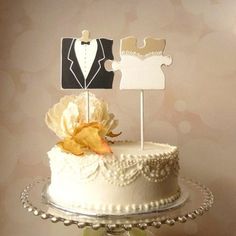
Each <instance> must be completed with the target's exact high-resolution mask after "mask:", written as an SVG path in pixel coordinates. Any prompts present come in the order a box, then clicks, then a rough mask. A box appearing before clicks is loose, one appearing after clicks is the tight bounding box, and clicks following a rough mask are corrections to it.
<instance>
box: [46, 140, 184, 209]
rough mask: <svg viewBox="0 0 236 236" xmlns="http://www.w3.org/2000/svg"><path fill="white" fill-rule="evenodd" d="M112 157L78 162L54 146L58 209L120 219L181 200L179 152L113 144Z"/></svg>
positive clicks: (53, 194)
mask: <svg viewBox="0 0 236 236" xmlns="http://www.w3.org/2000/svg"><path fill="white" fill-rule="evenodd" d="M111 148H112V150H113V154H111V155H106V156H101V155H96V154H94V153H90V154H87V155H84V156H82V157H80V156H75V155H73V154H69V153H65V152H64V151H62V150H61V149H60V148H59V147H57V146H55V147H53V148H52V150H51V151H49V152H48V156H49V159H50V167H51V184H50V186H49V190H48V193H49V195H50V197H51V198H52V200H53V201H54V202H56V203H57V204H59V205H61V206H64V207H65V208H69V209H72V210H75V211H95V210H96V211H101V212H103V213H110V214H111V213H112V214H120V213H122V212H139V211H144V210H153V209H156V208H158V207H160V206H162V205H164V204H167V203H170V202H173V201H174V200H176V199H177V198H178V197H179V194H180V190H179V186H178V170H179V165H178V150H177V148H176V147H173V146H170V145H167V144H156V143H151V142H149V143H145V149H144V150H139V143H135V142H117V143H115V144H113V145H111Z"/></svg>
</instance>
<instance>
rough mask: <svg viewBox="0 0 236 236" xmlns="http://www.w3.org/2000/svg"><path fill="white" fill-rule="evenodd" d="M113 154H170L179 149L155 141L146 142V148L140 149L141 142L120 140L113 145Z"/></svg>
mask: <svg viewBox="0 0 236 236" xmlns="http://www.w3.org/2000/svg"><path fill="white" fill-rule="evenodd" d="M111 148H112V151H113V154H114V155H115V156H117V157H118V156H122V155H125V156H129V155H134V156H152V155H156V156H158V155H164V154H170V153H172V152H175V151H176V150H177V147H175V146H170V145H169V144H160V143H154V142H145V143H144V149H143V150H141V149H140V142H131V141H125V142H122V141H119V142H115V143H114V144H112V145H111Z"/></svg>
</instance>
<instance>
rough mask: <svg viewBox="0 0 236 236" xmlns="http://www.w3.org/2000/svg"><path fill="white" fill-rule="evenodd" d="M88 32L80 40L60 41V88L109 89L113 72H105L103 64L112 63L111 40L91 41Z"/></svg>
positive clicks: (83, 32)
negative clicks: (110, 61) (108, 61)
mask: <svg viewBox="0 0 236 236" xmlns="http://www.w3.org/2000/svg"><path fill="white" fill-rule="evenodd" d="M89 36H90V33H89V31H87V30H84V31H82V37H81V38H63V39H62V46H61V87H62V89H101V88H104V89H109V88H112V84H113V77H114V72H113V71H107V70H106V69H105V65H104V64H105V62H106V61H107V60H113V58H114V57H113V54H112V44H113V40H111V39H106V38H98V39H90V38H89Z"/></svg>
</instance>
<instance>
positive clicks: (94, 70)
mask: <svg viewBox="0 0 236 236" xmlns="http://www.w3.org/2000/svg"><path fill="white" fill-rule="evenodd" d="M96 40H97V45H98V47H97V54H96V56H95V59H94V61H93V64H92V66H91V69H90V71H89V74H88V77H87V78H86V81H85V82H86V88H89V87H90V84H91V83H92V81H93V80H94V79H95V78H96V75H97V74H98V72H99V70H100V69H101V61H102V60H104V59H105V53H104V48H103V45H102V43H101V40H100V39H96Z"/></svg>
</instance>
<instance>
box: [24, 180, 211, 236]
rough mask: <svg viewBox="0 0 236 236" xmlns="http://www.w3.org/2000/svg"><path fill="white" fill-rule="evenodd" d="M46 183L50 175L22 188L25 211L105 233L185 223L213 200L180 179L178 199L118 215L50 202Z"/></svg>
mask: <svg viewBox="0 0 236 236" xmlns="http://www.w3.org/2000/svg"><path fill="white" fill-rule="evenodd" d="M49 182H50V178H47V179H39V180H35V181H34V182H33V183H31V184H29V185H28V186H26V187H25V189H24V190H23V191H22V193H21V197H20V199H21V202H22V204H23V207H24V208H25V209H27V211H28V212H31V213H33V215H35V216H40V217H41V219H43V220H47V219H48V220H50V221H51V222H52V223H57V222H62V223H63V224H64V225H65V226H70V225H77V226H78V228H85V227H91V228H92V229H94V230H98V229H100V228H104V229H105V234H106V235H122V234H123V235H129V231H130V230H132V229H133V228H138V229H140V230H146V229H147V228H148V227H154V228H160V227H161V225H164V224H166V225H174V224H175V223H176V222H180V223H185V222H186V221H187V220H189V219H191V220H193V219H195V218H196V217H197V216H201V215H203V213H204V212H206V211H208V210H209V209H210V207H211V206H212V204H213V200H214V197H213V194H212V193H211V191H210V190H209V189H208V188H207V187H205V186H204V185H202V184H200V183H198V182H196V181H193V180H189V179H185V178H180V180H179V182H180V183H179V184H180V187H181V196H180V198H179V199H178V200H176V202H174V203H173V204H170V205H167V206H165V207H162V208H160V209H158V210H156V211H148V212H141V213H138V214H122V215H107V214H99V213H95V214H91V213H85V212H83V213H78V212H77V213H76V212H71V211H68V210H66V209H63V207H60V206H57V205H56V204H54V203H53V202H51V201H50V199H49V198H48V196H47V195H46V194H45V192H46V191H45V189H46V187H47V186H48V183H49Z"/></svg>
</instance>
